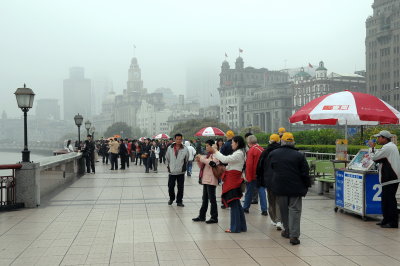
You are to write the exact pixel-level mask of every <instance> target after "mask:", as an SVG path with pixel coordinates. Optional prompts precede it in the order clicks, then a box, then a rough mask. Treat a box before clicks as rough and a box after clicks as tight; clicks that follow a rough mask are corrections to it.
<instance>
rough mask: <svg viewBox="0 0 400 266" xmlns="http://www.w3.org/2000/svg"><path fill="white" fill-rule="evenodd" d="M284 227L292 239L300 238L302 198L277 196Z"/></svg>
mask: <svg viewBox="0 0 400 266" xmlns="http://www.w3.org/2000/svg"><path fill="white" fill-rule="evenodd" d="M277 200H278V205H279V210H280V212H281V218H282V223H283V227H284V228H285V231H286V232H289V236H290V237H299V236H300V219H301V210H302V201H301V197H289V196H277Z"/></svg>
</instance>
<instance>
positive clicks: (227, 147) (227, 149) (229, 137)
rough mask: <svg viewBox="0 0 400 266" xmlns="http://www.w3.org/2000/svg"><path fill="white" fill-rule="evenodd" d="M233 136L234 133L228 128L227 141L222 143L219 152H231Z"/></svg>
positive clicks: (229, 153) (228, 153)
mask: <svg viewBox="0 0 400 266" xmlns="http://www.w3.org/2000/svg"><path fill="white" fill-rule="evenodd" d="M234 136H235V133H233V131H232V130H228V131H227V132H226V139H227V141H226V142H225V143H224V145H222V147H221V150H220V152H221V153H222V155H225V156H227V155H231V154H232V153H233V150H232V139H233V137H234Z"/></svg>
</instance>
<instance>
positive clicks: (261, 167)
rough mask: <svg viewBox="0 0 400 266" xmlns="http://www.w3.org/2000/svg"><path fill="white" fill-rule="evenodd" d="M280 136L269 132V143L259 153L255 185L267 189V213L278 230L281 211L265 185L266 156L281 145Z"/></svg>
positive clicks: (274, 196)
mask: <svg viewBox="0 0 400 266" xmlns="http://www.w3.org/2000/svg"><path fill="white" fill-rule="evenodd" d="M280 141H281V140H280V138H279V135H278V134H271V136H270V137H269V144H268V146H267V148H266V149H265V150H264V151H263V152H262V153H261V156H260V159H259V161H258V164H257V170H256V177H257V186H258V187H265V188H266V189H267V200H268V213H269V217H270V218H271V224H272V225H273V226H276V229H277V230H278V231H280V230H282V223H281V212H280V211H279V206H278V202H277V201H276V195H275V194H274V193H273V192H272V190H271V188H270V187H269V186H267V180H266V177H267V172H266V171H267V169H266V164H267V161H266V160H267V157H268V155H269V154H270V153H271V152H272V151H273V150H275V149H277V148H279V147H280V146H281V144H280Z"/></svg>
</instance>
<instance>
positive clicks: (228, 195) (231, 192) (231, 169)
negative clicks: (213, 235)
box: [212, 136, 247, 233]
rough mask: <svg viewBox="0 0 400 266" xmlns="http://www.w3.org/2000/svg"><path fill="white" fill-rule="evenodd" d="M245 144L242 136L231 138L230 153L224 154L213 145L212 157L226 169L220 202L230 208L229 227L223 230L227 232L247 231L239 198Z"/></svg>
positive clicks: (241, 194)
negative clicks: (224, 165) (231, 151)
mask: <svg viewBox="0 0 400 266" xmlns="http://www.w3.org/2000/svg"><path fill="white" fill-rule="evenodd" d="M245 149H246V144H245V142H244V139H243V137H242V136H235V137H233V138H232V150H233V153H232V154H231V155H228V156H225V155H223V154H222V153H221V152H220V151H218V150H217V147H216V146H214V147H213V151H212V152H213V153H214V158H216V159H218V160H219V161H220V162H221V163H224V164H227V166H226V171H225V173H224V174H223V176H222V181H223V185H222V196H221V198H222V202H223V203H224V205H225V206H229V207H230V208H231V223H230V228H229V229H227V230H225V232H227V233H240V232H246V231H247V225H246V218H245V216H244V211H243V207H242V205H241V204H240V199H241V198H242V196H243V193H242V190H241V188H240V187H241V184H242V181H243V179H242V170H243V167H244V164H245V153H246V151H245Z"/></svg>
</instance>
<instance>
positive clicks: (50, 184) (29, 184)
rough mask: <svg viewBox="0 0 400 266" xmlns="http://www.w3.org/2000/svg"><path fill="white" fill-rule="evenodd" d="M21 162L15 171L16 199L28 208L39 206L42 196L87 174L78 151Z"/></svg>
mask: <svg viewBox="0 0 400 266" xmlns="http://www.w3.org/2000/svg"><path fill="white" fill-rule="evenodd" d="M21 164H22V168H21V169H18V170H16V173H15V175H16V200H17V202H22V203H24V205H25V207H28V208H32V207H37V206H39V205H40V199H41V198H43V197H45V196H46V195H49V194H51V193H52V192H55V191H57V190H58V189H60V188H62V187H63V186H65V184H68V183H71V182H73V181H74V180H75V179H77V178H79V177H81V176H82V175H84V174H85V168H84V158H82V154H81V153H76V152H71V153H68V154H63V155H58V156H51V157H46V158H43V159H41V160H39V161H37V162H32V163H21Z"/></svg>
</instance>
